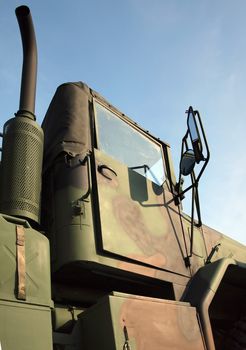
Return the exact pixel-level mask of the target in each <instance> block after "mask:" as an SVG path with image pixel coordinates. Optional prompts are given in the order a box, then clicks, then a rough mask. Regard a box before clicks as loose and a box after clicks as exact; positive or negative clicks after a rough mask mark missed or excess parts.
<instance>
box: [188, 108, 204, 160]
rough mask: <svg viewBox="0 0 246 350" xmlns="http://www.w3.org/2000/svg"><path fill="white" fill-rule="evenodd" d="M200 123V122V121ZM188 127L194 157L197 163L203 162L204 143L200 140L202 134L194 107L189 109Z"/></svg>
mask: <svg viewBox="0 0 246 350" xmlns="http://www.w3.org/2000/svg"><path fill="white" fill-rule="evenodd" d="M199 122H200V121H199ZM187 126H188V133H189V135H190V139H191V143H192V148H193V151H194V156H195V160H196V163H197V164H198V163H200V161H201V160H205V158H204V156H203V153H202V150H203V147H202V141H201V138H200V133H199V129H198V125H197V122H196V113H195V112H194V111H193V108H192V107H189V109H188V118H187Z"/></svg>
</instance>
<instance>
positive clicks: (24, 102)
mask: <svg viewBox="0 0 246 350" xmlns="http://www.w3.org/2000/svg"><path fill="white" fill-rule="evenodd" d="M15 14H16V17H17V20H18V24H19V28H20V32H21V39H22V46H23V66H22V77H21V92H20V104H19V110H18V112H17V113H16V116H23V117H28V118H30V119H32V120H35V119H36V117H35V96H36V80H37V45H36V38H35V32H34V27H33V22H32V16H31V12H30V9H29V8H28V7H27V6H19V7H17V8H16V10H15Z"/></svg>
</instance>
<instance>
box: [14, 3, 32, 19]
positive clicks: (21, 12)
mask: <svg viewBox="0 0 246 350" xmlns="http://www.w3.org/2000/svg"><path fill="white" fill-rule="evenodd" d="M15 14H16V17H17V18H19V17H26V16H28V15H29V14H30V9H29V7H28V6H25V5H21V6H18V7H17V8H16V9H15Z"/></svg>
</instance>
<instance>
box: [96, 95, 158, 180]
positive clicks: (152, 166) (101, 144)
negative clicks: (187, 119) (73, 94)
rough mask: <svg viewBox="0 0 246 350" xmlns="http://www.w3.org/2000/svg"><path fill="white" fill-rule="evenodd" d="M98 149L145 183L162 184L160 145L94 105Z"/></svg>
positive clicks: (98, 105) (110, 112)
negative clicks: (127, 168) (124, 165)
mask: <svg viewBox="0 0 246 350" xmlns="http://www.w3.org/2000/svg"><path fill="white" fill-rule="evenodd" d="M95 112H96V113H95V114H96V122H97V143H98V148H99V149H100V150H102V151H103V152H105V153H107V154H108V155H110V156H111V157H113V158H114V159H116V160H118V161H120V162H122V163H124V164H126V165H127V166H128V167H129V168H130V169H132V170H134V171H136V172H137V173H139V174H141V175H143V176H145V177H146V178H147V179H149V180H151V181H152V182H154V183H156V184H157V185H162V184H163V182H164V180H165V173H164V165H163V158H162V151H161V145H159V144H158V143H156V142H154V141H153V140H152V139H150V138H149V137H146V136H145V135H144V134H143V133H141V132H140V131H138V130H137V129H135V128H134V127H133V126H131V125H129V124H128V123H126V122H125V121H123V120H122V119H120V118H119V117H118V116H117V115H116V114H115V113H113V112H112V111H110V110H109V109H107V108H105V107H104V106H102V105H101V104H99V103H98V102H96V101H95Z"/></svg>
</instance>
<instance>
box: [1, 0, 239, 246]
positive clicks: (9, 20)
mask: <svg viewBox="0 0 246 350" xmlns="http://www.w3.org/2000/svg"><path fill="white" fill-rule="evenodd" d="M21 4H22V3H20V2H19V1H14V0H9V1H3V0H1V1H0V42H1V55H0V92H1V115H0V126H1V128H2V125H3V123H4V121H6V120H7V119H8V118H9V117H11V116H12V115H13V113H15V112H16V111H17V109H18V101H19V85H20V75H21V64H22V48H21V41H20V35H19V29H18V25H17V22H16V18H15V14H14V9H15V7H17V6H19V5H21ZM26 5H28V6H29V7H30V8H31V11H32V16H33V20H34V24H35V29H36V36H37V43H38V51H39V67H38V84H37V100H36V114H37V117H38V121H39V122H41V121H42V119H43V116H44V114H45V112H46V110H47V108H48V104H49V102H50V100H51V98H52V96H53V94H54V92H55V89H56V87H57V86H58V85H59V84H61V83H63V82H66V81H78V80H82V81H84V82H86V83H87V84H88V85H89V86H91V87H92V88H94V89H95V90H96V91H98V92H100V93H101V94H102V95H103V96H104V97H105V98H107V99H108V100H109V101H110V102H111V103H112V104H113V105H115V106H116V107H118V108H119V109H120V110H121V111H122V112H124V113H125V114H127V115H129V116H130V117H131V118H132V119H134V120H135V121H137V122H138V123H139V124H141V125H142V126H143V127H144V128H146V129H148V130H150V131H151V132H152V133H153V134H155V135H157V136H158V137H160V138H161V139H163V140H165V141H167V142H168V143H169V144H170V145H171V147H172V153H173V156H174V164H175V168H176V170H178V163H179V157H180V146H181V139H182V137H183V135H184V133H185V128H186V120H185V115H184V112H185V110H186V109H187V107H188V106H189V105H192V106H193V107H194V108H197V109H198V110H199V111H200V113H201V116H202V118H203V122H204V127H205V129H206V133H207V138H208V142H209V146H210V151H211V160H210V163H209V165H208V168H207V169H206V172H205V174H204V175H203V177H202V178H201V181H200V201H201V210H202V218H203V221H204V223H206V224H208V225H209V226H211V227H214V228H216V229H218V230H219V231H221V232H224V233H226V234H227V235H229V236H231V237H232V238H234V239H236V240H239V241H241V242H243V243H246V234H245V227H246V214H245V208H244V203H245V197H246V186H245V179H246V165H245V158H246V157H245V149H246V136H245V130H246V118H245V114H246V109H245V104H246V100H245V90H246V89H245V86H246V40H245V37H246V25H245V12H246V2H245V1H244V0H236V1H228V0H206V1H205V0H199V1H197V0H151V1H150V0H124V1H120V0H104V1H101V0H90V1H77V0H76V1H71V0H70V1H65V0H60V1H47V0H43V1H27V2H26ZM185 207H187V208H189V207H190V205H189V203H186V205H185Z"/></svg>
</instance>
